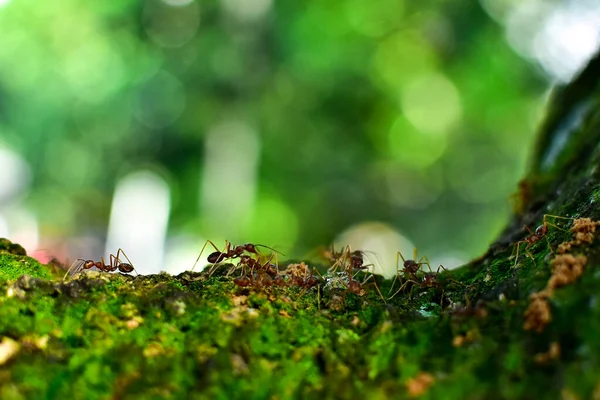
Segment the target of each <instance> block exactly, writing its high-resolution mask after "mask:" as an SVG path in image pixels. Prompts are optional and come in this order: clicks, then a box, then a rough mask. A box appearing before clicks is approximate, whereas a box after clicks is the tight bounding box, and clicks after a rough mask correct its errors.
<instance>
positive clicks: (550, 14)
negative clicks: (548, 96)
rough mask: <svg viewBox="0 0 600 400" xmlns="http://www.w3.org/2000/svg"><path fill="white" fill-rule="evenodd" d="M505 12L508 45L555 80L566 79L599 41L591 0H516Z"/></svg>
mask: <svg viewBox="0 0 600 400" xmlns="http://www.w3.org/2000/svg"><path fill="white" fill-rule="evenodd" d="M507 14H508V16H507V17H506V36H507V39H508V42H509V43H510V45H511V47H512V48H513V49H515V50H516V51H517V52H518V53H519V54H521V55H522V56H524V57H527V58H532V59H535V60H537V61H538V62H539V63H540V65H541V66H542V67H543V68H544V70H545V71H546V72H547V73H548V75H549V76H551V77H552V78H554V79H557V80H559V81H563V82H566V81H568V80H570V79H571V78H572V77H573V75H574V74H575V73H577V71H578V70H580V69H581V68H582V66H583V65H584V64H585V63H586V62H587V60H588V59H589V58H590V56H591V55H592V54H593V53H594V52H595V51H596V49H597V48H598V45H599V44H600V3H598V2H597V1H595V0H594V1H591V0H577V1H565V2H563V3H550V2H542V1H537V0H536V1H526V2H516V3H515V4H514V5H513V6H512V9H511V10H510V11H509V12H507Z"/></svg>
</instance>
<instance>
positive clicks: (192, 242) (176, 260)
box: [163, 236, 221, 275]
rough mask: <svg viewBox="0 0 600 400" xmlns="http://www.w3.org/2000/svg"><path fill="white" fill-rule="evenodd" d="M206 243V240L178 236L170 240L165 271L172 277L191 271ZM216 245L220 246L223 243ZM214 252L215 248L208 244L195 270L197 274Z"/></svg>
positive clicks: (167, 247)
mask: <svg viewBox="0 0 600 400" xmlns="http://www.w3.org/2000/svg"><path fill="white" fill-rule="evenodd" d="M204 243H205V239H200V238H197V237H191V236H176V237H171V238H169V240H168V242H167V246H166V254H165V263H164V267H163V271H166V272H168V273H170V274H172V275H176V274H180V273H182V272H184V271H190V270H191V269H192V266H193V265H194V262H195V261H196V259H197V258H198V256H199V255H200V250H201V249H202V246H203V245H204ZM216 244H217V246H218V245H219V244H221V243H216ZM213 251H214V249H213V247H212V246H211V245H210V244H208V245H207V246H206V248H205V250H204V253H203V254H202V258H201V259H200V260H199V261H198V264H197V265H196V268H195V269H194V271H195V272H200V271H202V269H203V267H205V266H206V265H207V262H206V257H207V256H208V255H209V254H210V253H212V252H213Z"/></svg>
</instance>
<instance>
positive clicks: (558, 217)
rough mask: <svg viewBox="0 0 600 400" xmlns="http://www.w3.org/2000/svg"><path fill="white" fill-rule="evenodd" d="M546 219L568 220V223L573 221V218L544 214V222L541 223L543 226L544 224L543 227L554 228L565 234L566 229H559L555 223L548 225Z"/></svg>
mask: <svg viewBox="0 0 600 400" xmlns="http://www.w3.org/2000/svg"><path fill="white" fill-rule="evenodd" d="M548 217H550V218H554V219H563V220H570V221H573V220H575V218H570V217H561V216H559V215H552V214H544V220H543V221H544V222H543V224H544V225H548V226H552V227H554V228H556V229H558V230H561V231H563V232H566V231H567V230H566V229H563V228H561V227H559V226H558V225H556V223H550V222H548V221H547V218H548Z"/></svg>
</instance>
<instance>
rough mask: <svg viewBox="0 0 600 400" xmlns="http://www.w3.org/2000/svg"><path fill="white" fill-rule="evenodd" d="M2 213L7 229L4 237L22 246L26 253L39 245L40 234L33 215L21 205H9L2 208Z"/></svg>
mask: <svg viewBox="0 0 600 400" xmlns="http://www.w3.org/2000/svg"><path fill="white" fill-rule="evenodd" d="M4 214H5V217H4V218H3V219H4V221H5V223H6V224H7V230H8V233H7V236H6V237H7V238H8V239H9V240H10V241H11V242H13V243H18V244H20V245H21V246H23V248H25V249H26V250H27V253H30V252H32V251H33V250H36V249H37V248H38V245H39V238H40V236H39V227H38V222H37V219H36V217H35V215H33V214H32V213H31V212H30V211H28V210H26V209H25V208H23V207H11V208H10V209H7V210H4ZM8 235H10V236H8ZM0 237H2V235H0Z"/></svg>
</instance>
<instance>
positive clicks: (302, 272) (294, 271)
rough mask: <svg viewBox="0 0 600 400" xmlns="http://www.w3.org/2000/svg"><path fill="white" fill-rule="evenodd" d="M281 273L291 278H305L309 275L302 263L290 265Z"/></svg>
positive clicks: (306, 267) (306, 266)
mask: <svg viewBox="0 0 600 400" xmlns="http://www.w3.org/2000/svg"><path fill="white" fill-rule="evenodd" d="M283 273H284V274H286V275H289V276H292V277H297V278H305V277H307V276H308V275H309V270H308V265H306V264H305V263H304V262H301V263H300V264H290V265H288V266H287V268H286V269H285V271H283Z"/></svg>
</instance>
